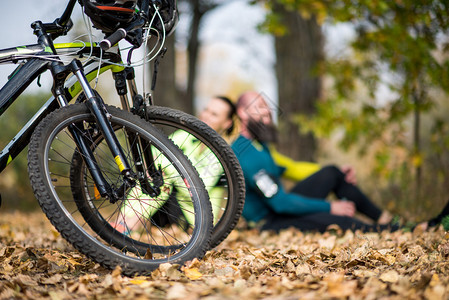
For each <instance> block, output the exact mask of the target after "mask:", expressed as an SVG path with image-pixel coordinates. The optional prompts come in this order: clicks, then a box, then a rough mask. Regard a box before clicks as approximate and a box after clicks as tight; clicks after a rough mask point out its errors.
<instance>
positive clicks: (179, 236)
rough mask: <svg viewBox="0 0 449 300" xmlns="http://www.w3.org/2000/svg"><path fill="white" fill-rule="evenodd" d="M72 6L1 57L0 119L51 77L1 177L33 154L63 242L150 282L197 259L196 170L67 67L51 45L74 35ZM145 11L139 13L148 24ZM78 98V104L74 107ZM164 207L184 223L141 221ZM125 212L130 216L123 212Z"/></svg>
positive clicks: (201, 221)
mask: <svg viewBox="0 0 449 300" xmlns="http://www.w3.org/2000/svg"><path fill="white" fill-rule="evenodd" d="M144 2H145V1H144ZM75 4H76V0H69V1H68V5H67V7H66V8H65V11H64V13H63V14H62V16H61V17H60V18H58V19H56V20H55V21H54V22H53V23H43V22H41V21H36V22H34V23H33V24H32V28H33V30H34V34H35V35H36V36H37V40H38V43H37V44H33V45H28V46H21V47H16V48H10V49H3V50H0V63H18V64H19V66H18V67H17V68H16V70H15V71H14V72H13V73H12V74H11V76H10V78H9V80H8V82H7V83H6V84H5V86H4V87H2V89H1V90H0V114H3V113H4V112H5V111H6V110H7V109H8V108H9V106H10V105H11V104H12V103H13V102H14V101H15V100H16V99H17V98H18V97H19V96H20V95H21V94H22V92H23V91H25V90H26V88H27V87H28V86H29V85H30V84H31V82H33V81H34V80H35V79H36V78H37V77H38V76H39V75H40V74H42V73H43V72H45V71H47V70H50V72H51V75H52V77H53V88H52V94H53V97H51V98H50V99H49V100H48V101H47V102H46V103H45V104H43V106H42V107H41V108H40V109H39V111H38V112H37V113H36V114H35V115H34V116H33V117H32V118H31V119H30V120H29V121H28V122H27V123H26V124H25V126H24V127H23V128H22V129H21V130H20V131H19V133H17V135H16V136H15V137H14V138H13V139H12V140H11V141H10V143H9V144H8V145H7V146H6V147H5V148H4V149H3V151H2V152H1V153H0V171H2V170H4V169H5V167H6V166H7V165H8V164H9V163H10V162H11V161H12V160H13V159H14V158H15V157H16V156H17V155H18V154H19V153H20V152H21V151H22V150H23V149H24V148H25V147H26V146H27V145H28V144H29V149H28V171H29V177H30V182H31V186H32V188H33V191H34V193H35V196H36V198H37V200H38V202H39V204H40V206H41V208H42V210H43V211H44V213H45V214H46V216H47V217H48V219H49V220H50V222H51V223H52V224H53V226H54V227H55V228H56V229H57V230H58V231H59V232H60V233H61V235H62V237H63V238H65V239H66V240H67V241H68V242H69V243H71V244H72V245H73V246H74V247H75V248H76V249H78V250H79V251H80V252H82V253H84V254H85V255H87V256H88V257H90V258H92V259H93V260H95V261H96V262H98V263H100V264H101V265H103V266H104V267H107V268H115V267H117V266H120V267H121V268H122V271H123V273H124V274H126V275H132V274H146V273H149V272H151V271H152V270H154V269H155V268H157V267H158V266H159V265H160V264H161V263H165V262H171V263H176V264H182V263H184V262H185V261H187V260H191V259H193V258H196V257H202V256H203V255H204V254H205V252H206V251H207V250H208V247H209V242H210V237H211V231H212V213H211V204H210V201H209V197H208V193H207V191H206V189H205V187H204V183H203V182H202V180H201V179H200V177H199V175H198V172H197V171H196V169H195V168H194V167H193V166H192V164H191V163H190V161H189V160H188V158H187V157H186V156H185V155H184V154H183V153H182V151H181V150H180V149H179V148H178V147H177V146H176V145H174V143H173V142H172V141H171V140H170V139H168V138H167V136H166V135H165V134H164V133H162V132H161V131H160V130H158V129H157V128H155V127H154V126H153V125H151V123H150V122H147V121H146V120H144V119H142V118H140V117H139V116H137V115H135V114H132V113H131V112H128V111H125V110H121V109H118V108H115V107H111V106H108V105H106V104H105V103H104V101H103V99H102V98H101V96H100V95H99V94H98V93H97V92H96V91H95V90H93V89H92V88H91V86H90V85H89V76H90V75H89V74H87V75H86V72H85V68H84V66H83V65H82V63H81V61H80V60H79V59H72V60H71V61H70V62H69V63H64V61H63V59H62V57H64V53H63V51H61V53H59V51H58V48H59V47H60V46H55V44H54V43H53V40H54V39H56V38H57V37H59V36H61V35H64V34H66V33H67V32H68V31H69V30H70V28H71V27H72V22H71V20H70V16H71V13H72V11H73V8H74V6H75ZM149 6H150V5H149V3H147V5H146V6H145V4H143V5H142V8H143V9H142V11H141V12H140V13H141V14H143V15H147V14H148V13H149V9H145V8H146V7H149ZM146 19H147V17H146ZM106 56H107V54H106ZM71 74H73V76H71V77H70V78H69V79H68V80H66V79H67V78H68V77H69V76H70V75H71ZM68 84H70V87H71V90H69V89H68V88H67V86H68ZM75 90H78V91H79V92H80V93H81V95H82V96H79V97H78V98H77V99H78V101H76V103H73V104H72V103H70V101H71V99H72V98H73V97H72V96H71V93H73V92H74V91H75ZM86 182H89V184H86ZM142 197H144V198H145V199H142ZM170 197H175V198H176V201H177V202H178V203H179V207H180V210H181V211H182V213H183V215H188V217H189V220H190V221H189V222H185V221H179V222H173V223H170V224H165V225H160V224H157V223H155V222H153V221H152V220H151V219H150V218H145V217H144V216H142V215H139V213H141V211H143V209H144V210H145V211H148V210H154V211H157V210H158V208H159V207H160V206H162V204H164V203H166V202H167V199H168V198H170ZM130 202H132V203H134V205H132V206H131V207H130V208H131V209H128V208H129V207H128V208H127V209H123V207H124V206H125V203H130ZM141 208H143V209H141ZM132 217H134V218H135V219H137V220H138V223H139V224H140V226H139V230H133V231H132V232H126V231H124V230H123V229H122V227H123V225H126V224H123V222H122V221H123V220H124V219H125V218H132ZM125 233H126V234H125Z"/></svg>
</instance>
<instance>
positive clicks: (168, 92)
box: [155, 0, 224, 114]
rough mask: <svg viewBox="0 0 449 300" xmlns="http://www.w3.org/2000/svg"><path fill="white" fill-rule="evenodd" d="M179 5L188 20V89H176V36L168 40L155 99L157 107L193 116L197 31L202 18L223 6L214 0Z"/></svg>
mask: <svg viewBox="0 0 449 300" xmlns="http://www.w3.org/2000/svg"><path fill="white" fill-rule="evenodd" d="M178 2H179V4H182V3H184V4H187V5H185V6H183V7H186V8H187V9H188V10H187V11H185V12H184V13H185V17H190V23H189V25H190V27H189V30H188V32H189V35H188V41H187V65H188V66H187V70H188V71H187V87H186V90H185V91H180V90H177V89H176V78H175V77H176V63H175V59H176V57H175V38H174V36H175V35H176V31H175V34H174V35H172V36H171V37H169V38H168V39H167V42H166V47H167V53H166V54H165V56H164V59H163V60H161V63H160V68H159V69H160V71H159V72H158V79H157V85H156V89H155V97H156V99H161V100H159V101H161V102H158V103H159V104H160V105H166V106H170V107H173V108H177V109H180V110H183V111H185V112H187V113H190V114H192V113H193V112H194V97H195V80H196V74H197V65H198V54H199V50H200V47H201V42H200V39H199V32H200V29H201V22H202V20H203V17H204V15H206V14H207V13H208V12H210V11H211V10H213V9H214V8H216V7H217V6H219V5H220V4H222V3H224V2H223V1H218V0H216V1H214V0H179V1H178Z"/></svg>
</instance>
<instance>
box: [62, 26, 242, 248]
mask: <svg viewBox="0 0 449 300" xmlns="http://www.w3.org/2000/svg"><path fill="white" fill-rule="evenodd" d="M149 27H150V26H149ZM162 31H163V30H162ZM147 32H149V34H147V35H146V36H145V37H146V38H145V46H146V48H149V49H153V51H149V52H148V53H145V54H144V57H143V58H142V59H141V60H140V61H139V62H140V63H141V64H146V63H148V62H149V61H154V68H153V76H152V84H151V91H152V90H154V87H155V86H156V74H157V66H158V62H159V59H160V58H161V56H162V55H163V53H164V48H163V46H164V40H165V35H164V32H160V31H158V30H155V29H154V28H153V29H152V28H149V29H147ZM127 34H128V32H127V31H126V30H125V29H123V28H120V29H119V30H117V32H115V33H113V34H111V36H110V38H109V39H107V41H106V42H105V41H102V42H101V43H100V44H96V43H94V42H92V38H90V39H89V40H90V41H91V42H84V43H82V42H75V43H64V44H55V48H56V49H57V50H58V52H59V53H64V54H66V55H69V56H70V55H71V56H76V57H78V58H81V57H82V58H84V68H85V72H86V76H87V78H88V79H89V80H92V81H93V80H94V79H96V78H98V75H99V74H103V73H104V72H107V71H111V72H112V75H113V79H114V82H115V88H116V93H117V95H118V96H119V98H120V103H121V106H122V109H123V110H127V111H131V112H133V113H135V114H137V115H139V116H141V117H142V118H144V119H145V120H147V121H149V122H150V123H151V124H152V125H154V126H156V127H158V128H159V129H161V130H162V131H163V132H164V133H165V134H166V135H167V136H168V137H169V138H170V139H171V140H173V141H174V142H175V144H176V145H178V147H179V148H180V149H181V150H183V152H184V154H185V155H186V156H187V157H188V158H189V159H190V161H191V162H192V164H193V165H194V167H195V168H196V169H197V171H198V173H199V174H200V177H201V179H202V180H203V182H204V183H205V185H206V190H207V191H208V193H209V197H210V200H211V204H212V209H213V213H214V228H213V232H212V237H211V245H210V247H211V248H213V247H215V246H217V245H218V244H220V242H221V241H223V240H224V239H225V238H226V237H227V236H228V235H229V233H230V232H231V231H232V230H233V229H234V228H235V226H236V224H237V222H238V220H239V218H240V216H241V213H242V209H243V204H244V198H245V181H244V177H243V172H242V170H241V167H240V164H239V162H238V160H237V158H236V156H235V154H234V153H233V151H232V149H231V148H230V147H229V145H228V144H227V143H226V141H225V140H224V139H223V138H222V137H221V136H220V135H219V134H218V133H217V132H215V131H214V130H212V129H211V128H210V127H209V126H207V125H206V124H204V123H203V122H201V121H200V120H198V119H197V118H195V117H193V116H191V115H188V114H186V113H184V112H181V111H178V110H174V109H171V108H167V107H161V106H156V105H154V99H153V98H152V93H151V91H150V93H145V91H144V93H143V94H140V93H139V92H138V88H137V84H136V75H135V70H134V67H133V63H132V62H131V59H130V58H131V56H130V54H129V53H132V51H133V50H134V48H135V47H131V50H130V51H129V52H128V61H127V62H126V63H124V62H123V61H122V55H121V54H120V53H121V50H124V49H120V47H118V45H117V44H116V43H117V42H118V41H120V40H121V39H122V38H123V37H124V36H126V35H127ZM150 42H151V43H150ZM147 43H148V44H147ZM114 45H115V46H114ZM150 45H151V46H150ZM125 50H126V49H125ZM128 50H129V49H128ZM143 86H145V83H144V84H143ZM65 87H66V89H67V91H68V95H67V97H70V99H72V98H75V97H76V96H77V94H78V93H79V86H78V85H77V84H76V81H74V80H71V79H70V78H69V79H68V80H67V82H66V85H65ZM162 100H163V99H162ZM76 101H77V102H84V101H85V98H84V95H83V94H82V95H81V96H79V97H78V99H77V100H76ZM73 159H75V160H77V159H78V158H77V157H76V156H75V157H74V158H73ZM78 170H79V172H84V173H86V174H87V173H88V172H87V169H85V168H84V169H83V165H80V168H78ZM77 176H79V178H84V184H85V185H86V186H88V185H91V183H90V182H89V181H91V178H89V177H88V176H81V175H77ZM86 191H87V189H86ZM135 193H136V195H138V194H139V191H138V188H137V189H135ZM79 195H82V193H79ZM85 197H86V198H87V199H88V198H90V197H92V196H91V195H89V194H88V193H87V192H86V195H85ZM140 199H141V200H144V199H145V197H140ZM175 200H176V199H175V197H168V198H167V199H166V201H165V202H164V203H160V206H158V208H157V209H151V210H147V209H145V207H139V208H135V207H134V206H133V204H132V203H130V202H126V203H125V204H124V205H123V206H122V210H125V209H133V210H138V211H139V214H140V215H141V216H142V217H143V218H149V219H151V220H152V221H153V222H154V223H155V224H158V225H167V224H172V223H176V222H180V221H182V222H184V223H185V222H188V217H186V216H184V217H181V216H182V214H181V211H180V209H179V208H180V205H179V203H178V202H177V201H175ZM186 210H187V208H186V207H185V208H184V211H186ZM121 223H123V224H122V225H123V230H122V231H123V233H124V234H128V233H129V232H132V231H134V230H135V229H137V228H139V226H140V227H141V226H142V224H143V222H139V220H136V219H135V218H131V219H127V218H123V219H122V220H121Z"/></svg>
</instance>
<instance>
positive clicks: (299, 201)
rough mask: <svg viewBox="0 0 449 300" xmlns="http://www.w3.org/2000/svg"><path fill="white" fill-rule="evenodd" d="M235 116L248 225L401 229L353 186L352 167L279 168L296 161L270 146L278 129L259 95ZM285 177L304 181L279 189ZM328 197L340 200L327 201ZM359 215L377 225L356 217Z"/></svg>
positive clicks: (242, 103) (249, 97)
mask: <svg viewBox="0 0 449 300" xmlns="http://www.w3.org/2000/svg"><path fill="white" fill-rule="evenodd" d="M237 116H238V117H239V118H240V121H241V124H240V136H239V137H238V138H237V140H236V141H235V142H234V143H233V145H232V148H233V150H234V152H235V154H236V156H237V158H238V159H239V162H240V164H241V166H242V169H243V172H244V175H245V181H246V199H245V206H244V209H243V217H244V218H245V219H246V220H247V221H248V223H249V224H259V226H260V228H261V229H262V230H276V231H279V230H281V229H285V228H288V227H296V228H298V229H300V230H311V231H312V230H313V231H320V232H323V231H325V230H326V228H327V227H328V226H329V225H332V224H336V225H338V226H340V227H341V228H342V229H343V230H346V229H353V230H356V229H360V230H363V231H373V230H376V231H377V230H383V229H387V228H390V229H397V227H394V226H390V225H389V224H388V223H389V221H390V219H391V218H390V217H389V216H388V214H383V213H382V211H381V210H380V209H379V208H378V207H377V206H376V205H375V204H374V203H372V201H371V200H370V199H369V198H368V197H367V196H366V195H365V194H363V193H362V191H361V190H360V189H359V188H358V187H357V186H356V185H355V174H354V170H353V169H352V168H349V167H345V168H342V169H339V168H337V167H335V166H327V167H324V168H320V167H319V166H318V165H317V164H312V163H295V164H296V165H295V168H293V169H290V170H288V171H287V172H286V169H285V168H284V167H282V166H280V165H282V164H285V165H291V163H292V161H291V160H289V159H288V158H286V157H284V156H281V155H280V154H278V153H276V152H273V151H272V149H271V148H270V146H269V143H271V142H274V141H275V139H276V130H275V127H274V125H273V122H272V116H271V111H270V108H269V106H268V105H267V103H266V101H265V99H264V98H263V97H262V96H261V95H260V94H258V93H256V92H246V93H244V94H243V95H242V96H241V97H240V98H239V100H238V102H237ZM277 162H279V163H277ZM283 175H288V177H290V178H294V179H296V180H300V181H299V182H298V183H297V184H296V186H295V187H294V188H293V189H292V190H291V191H290V192H287V191H285V190H284V188H283V187H282V185H281V181H280V179H281V177H282V176H283ZM330 193H334V194H335V195H336V197H337V198H338V199H339V200H336V201H327V199H326V198H327V197H328V196H329V194H330ZM356 211H357V212H360V213H362V214H364V215H366V216H367V217H369V218H370V219H372V220H373V221H374V222H375V223H374V224H366V223H363V222H361V221H359V220H358V219H356V218H354V215H355V213H356Z"/></svg>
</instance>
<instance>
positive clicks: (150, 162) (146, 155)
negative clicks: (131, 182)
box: [113, 68, 164, 197]
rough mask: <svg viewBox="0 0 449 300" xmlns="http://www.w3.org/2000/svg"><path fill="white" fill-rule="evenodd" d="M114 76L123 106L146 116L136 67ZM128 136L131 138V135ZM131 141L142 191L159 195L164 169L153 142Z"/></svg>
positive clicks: (151, 194)
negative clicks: (157, 162) (129, 96)
mask: <svg viewBox="0 0 449 300" xmlns="http://www.w3.org/2000/svg"><path fill="white" fill-rule="evenodd" d="M113 78H114V81H115V88H116V90H117V93H118V95H119V97H120V102H121V104H122V108H123V109H125V110H128V111H133V112H136V108H137V107H138V108H137V113H138V115H141V116H142V113H145V114H144V116H146V110H145V105H143V99H142V96H140V95H139V94H138V93H137V87H136V84H135V81H134V78H135V75H134V69H132V68H125V69H124V70H122V71H120V72H116V73H113ZM127 83H128V87H129V89H130V94H131V97H132V99H133V108H130V105H129V100H128V88H127ZM146 120H147V121H148V118H146ZM128 137H129V139H131V137H130V136H129V135H128ZM129 142H130V143H129V144H130V145H131V154H132V156H133V159H134V161H135V165H136V169H137V177H138V180H139V183H140V185H141V188H142V191H143V192H144V193H145V194H148V195H150V196H152V197H156V196H158V195H159V194H160V192H161V190H160V187H161V186H162V185H163V184H164V181H163V177H162V171H161V170H160V168H159V169H158V168H157V167H156V165H155V163H154V157H153V152H152V146H151V144H150V143H148V142H146V141H143V140H142V139H140V138H138V142H137V143H134V142H133V141H131V140H130V141H129ZM150 178H151V179H152V180H151V181H152V184H150V182H149V179H150Z"/></svg>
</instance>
